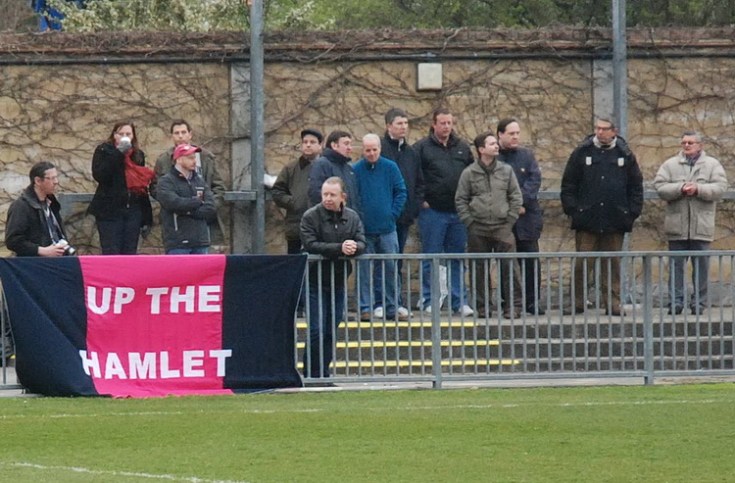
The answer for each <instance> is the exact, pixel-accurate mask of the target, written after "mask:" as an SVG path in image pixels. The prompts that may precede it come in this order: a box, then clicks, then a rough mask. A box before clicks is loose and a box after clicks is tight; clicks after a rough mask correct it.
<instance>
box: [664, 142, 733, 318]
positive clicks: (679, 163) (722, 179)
mask: <svg viewBox="0 0 735 483" xmlns="http://www.w3.org/2000/svg"><path fill="white" fill-rule="evenodd" d="M653 184H654V187H655V188H656V191H657V192H658V195H659V196H660V197H661V199H662V200H665V201H666V202H667V205H666V218H665V220H664V231H665V233H666V237H667V238H668V240H669V250H671V251H685V250H708V249H709V246H710V242H712V240H713V239H714V236H715V211H716V208H717V202H718V201H719V200H720V199H721V198H722V195H723V193H724V192H725V190H726V189H727V177H726V176H725V170H724V169H723V168H722V165H721V164H720V162H719V161H718V160H717V159H715V158H713V157H711V156H707V154H706V153H705V152H704V150H703V149H702V136H701V135H699V134H698V133H696V132H694V131H687V132H685V133H684V134H682V137H681V151H679V153H678V154H677V155H676V156H674V157H672V158H669V159H667V160H666V161H665V162H664V164H662V165H661V167H660V168H659V170H658V173H657V174H656V178H655V179H654V181H653ZM687 258H689V257H688V256H676V257H672V258H671V263H670V266H669V270H670V271H669V288H670V290H672V289H673V297H672V300H671V306H670V308H669V313H670V314H681V313H682V311H683V310H684V304H685V301H686V292H687V290H686V286H685V283H684V267H685V265H686V262H687ZM691 258H692V267H693V270H692V285H693V287H694V291H693V293H692V298H691V303H690V304H689V307H690V308H691V311H692V313H693V314H698V313H701V312H702V310H704V308H705V306H706V302H707V284H708V282H709V257H707V256H697V257H691Z"/></svg>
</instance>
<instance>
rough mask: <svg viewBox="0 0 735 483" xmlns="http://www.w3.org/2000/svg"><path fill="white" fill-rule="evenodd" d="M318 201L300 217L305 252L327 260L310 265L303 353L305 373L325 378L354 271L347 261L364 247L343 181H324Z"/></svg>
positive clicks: (358, 253) (358, 221) (330, 179)
mask: <svg viewBox="0 0 735 483" xmlns="http://www.w3.org/2000/svg"><path fill="white" fill-rule="evenodd" d="M321 196H322V201H321V203H319V204H318V205H316V206H312V207H311V208H309V209H308V210H306V213H304V216H303V217H302V218H301V241H302V243H303V244H304V250H306V251H307V252H309V253H313V254H316V255H322V256H323V257H325V258H326V260H321V261H319V262H318V263H317V262H314V263H312V264H310V266H309V272H308V273H309V346H308V348H307V350H305V351H304V374H305V375H306V376H307V377H329V365H330V364H331V363H332V352H333V350H334V347H333V339H334V331H335V330H336V328H337V327H338V326H339V324H340V323H342V321H343V319H344V316H345V287H346V286H347V278H348V277H349V276H350V273H351V272H352V264H351V263H350V261H349V260H340V258H342V257H355V256H357V255H360V254H361V253H363V252H364V251H365V231H364V230H363V227H362V221H360V216H359V215H358V214H357V212H355V211H354V210H352V209H350V208H348V207H347V204H346V202H347V197H346V194H345V183H344V180H343V179H342V178H340V177H338V176H332V177H330V178H327V179H326V180H325V181H324V183H322V195H321Z"/></svg>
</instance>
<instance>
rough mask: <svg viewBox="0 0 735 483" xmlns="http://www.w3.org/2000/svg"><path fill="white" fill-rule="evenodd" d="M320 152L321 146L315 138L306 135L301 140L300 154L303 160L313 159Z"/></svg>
mask: <svg viewBox="0 0 735 483" xmlns="http://www.w3.org/2000/svg"><path fill="white" fill-rule="evenodd" d="M321 152H322V146H321V144H319V139H317V137H316V136H312V135H311V134H307V135H306V136H304V137H303V138H302V139H301V154H302V155H303V156H304V157H305V158H314V157H316V156H317V155H318V154H319V153H321Z"/></svg>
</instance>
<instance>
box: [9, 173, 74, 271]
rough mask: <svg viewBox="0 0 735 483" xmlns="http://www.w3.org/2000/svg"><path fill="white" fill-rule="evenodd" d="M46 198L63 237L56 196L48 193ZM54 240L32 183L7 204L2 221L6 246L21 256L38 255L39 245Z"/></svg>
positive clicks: (45, 245) (64, 236) (43, 245)
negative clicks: (49, 202)
mask: <svg viewBox="0 0 735 483" xmlns="http://www.w3.org/2000/svg"><path fill="white" fill-rule="evenodd" d="M49 200H51V204H50V205H49V208H50V210H51V212H52V213H53V214H54V217H56V221H57V223H58V224H59V230H60V231H61V235H62V237H63V238H66V235H65V234H64V225H63V223H62V221H61V214H60V210H61V206H60V205H59V202H58V201H57V200H56V197H55V196H53V195H49ZM53 241H58V240H52V239H51V233H49V229H48V225H47V223H46V215H45V214H44V205H43V204H42V203H41V202H40V201H39V200H38V197H37V196H36V192H35V191H34V190H33V186H29V187H28V188H26V189H25V190H23V193H22V194H21V195H20V197H19V198H18V199H17V200H15V201H13V203H11V204H10V208H9V209H8V219H7V222H6V223H5V245H6V246H7V247H8V249H9V250H12V251H14V252H15V254H16V255H18V256H20V257H32V256H36V255H38V247H47V246H49V245H51V243H52V242H53Z"/></svg>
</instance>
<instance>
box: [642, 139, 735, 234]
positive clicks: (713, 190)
mask: <svg viewBox="0 0 735 483" xmlns="http://www.w3.org/2000/svg"><path fill="white" fill-rule="evenodd" d="M686 182H693V183H697V194H696V195H695V196H684V195H683V194H682V192H681V188H682V186H684V183H686ZM653 185H654V187H655V188H656V191H657V192H658V195H659V197H661V199H662V200H665V201H666V202H667V205H666V217H665V219H664V231H665V234H666V237H667V239H668V240H701V241H712V240H713V239H714V237H715V211H716V208H717V202H718V201H719V200H720V199H721V198H722V195H723V193H724V192H725V191H726V190H727V177H726V176H725V170H724V169H723V168H722V165H721V164H720V162H719V161H718V160H717V159H715V158H713V157H710V156H707V154H706V153H705V152H704V151H702V154H701V155H700V156H699V159H698V160H697V162H696V163H694V166H691V167H690V166H689V163H688V162H687V160H686V158H685V157H684V156H683V155H682V154H681V152H680V153H679V154H677V155H676V156H674V157H672V158H669V159H667V160H666V161H665V162H664V164H662V165H661V167H660V168H659V170H658V173H656V178H655V179H654V180H653Z"/></svg>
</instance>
